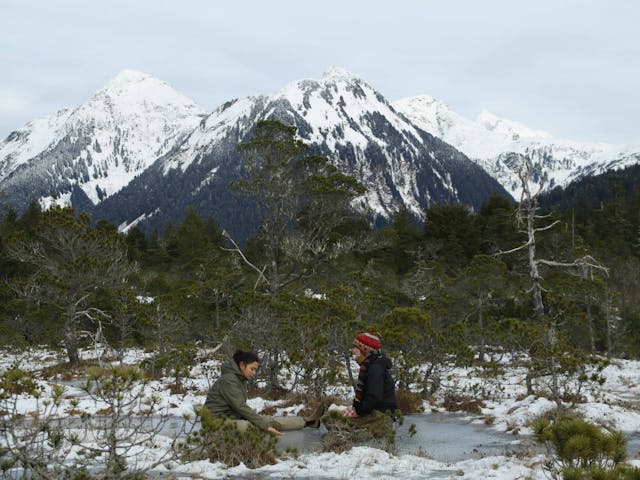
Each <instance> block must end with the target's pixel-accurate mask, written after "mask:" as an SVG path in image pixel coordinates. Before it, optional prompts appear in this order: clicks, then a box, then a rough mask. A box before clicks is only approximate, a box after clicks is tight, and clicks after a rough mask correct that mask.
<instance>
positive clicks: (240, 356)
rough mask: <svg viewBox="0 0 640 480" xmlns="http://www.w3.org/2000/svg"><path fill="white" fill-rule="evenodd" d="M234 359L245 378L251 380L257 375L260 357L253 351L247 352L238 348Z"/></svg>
mask: <svg viewBox="0 0 640 480" xmlns="http://www.w3.org/2000/svg"><path fill="white" fill-rule="evenodd" d="M233 361H234V362H236V365H238V369H239V370H240V373H241V374H242V376H243V377H244V378H246V379H247V380H251V379H252V378H253V377H255V375H256V372H257V371H258V367H259V366H260V359H259V358H258V356H257V355H256V354H255V353H253V352H245V351H243V350H238V351H236V353H234V354H233Z"/></svg>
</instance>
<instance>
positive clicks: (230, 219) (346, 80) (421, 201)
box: [96, 68, 507, 239]
mask: <svg viewBox="0 0 640 480" xmlns="http://www.w3.org/2000/svg"><path fill="white" fill-rule="evenodd" d="M264 119H273V120H279V121H282V122H284V123H286V124H289V125H294V126H296V127H297V134H298V136H299V137H300V139H301V140H302V141H304V142H305V143H306V144H308V145H309V146H310V148H311V152H312V153H314V154H319V155H322V156H325V157H327V158H328V159H329V161H330V162H331V163H333V164H334V165H335V166H336V167H337V168H338V169H339V170H340V171H341V172H343V173H346V174H348V175H352V176H354V177H355V178H356V179H357V180H358V181H360V182H361V183H362V184H363V185H364V186H365V187H366V188H367V192H366V194H365V195H363V196H362V197H359V198H358V199H356V200H355V201H354V206H355V207H356V208H358V209H360V210H362V211H365V212H366V213H367V215H368V216H369V218H371V220H372V221H373V222H374V223H376V224H383V223H384V222H386V221H388V219H389V218H390V216H391V215H392V214H393V213H394V212H396V211H398V209H400V208H407V209H408V210H409V211H410V212H411V213H412V214H413V215H414V216H415V217H416V218H422V217H423V216H424V211H425V207H426V206H428V205H432V204H436V203H441V204H442V203H447V204H453V203H462V204H465V205H469V206H470V207H471V208H478V207H479V206H480V205H481V204H482V203H483V202H484V201H485V200H486V199H487V198H488V197H489V196H490V195H491V194H492V193H495V192H499V193H503V194H505V195H507V193H506V191H505V190H504V189H503V188H502V187H501V186H500V185H499V184H498V183H497V182H496V181H495V180H494V179H493V178H492V177H490V176H489V175H488V174H487V173H486V172H485V171H484V170H483V169H482V168H481V167H479V166H478V165H476V164H475V163H473V162H471V161H470V160H469V159H468V158H467V157H465V156H464V155H463V154H461V153H460V152H459V151H457V150H455V149H454V148H453V147H451V146H450V145H448V144H446V143H444V142H442V141H441V140H439V139H438V138H435V137H433V136H432V135H430V134H428V133H426V132H425V131H423V130H422V129H420V128H417V127H416V126H415V125H414V124H413V123H411V122H410V121H408V120H407V119H406V118H405V117H404V116H401V115H399V114H398V113H397V112H396V111H395V110H394V108H393V107H392V106H391V104H390V103H389V102H388V101H387V100H386V99H385V98H384V97H383V96H382V95H381V94H380V93H378V92H377V91H376V90H375V89H374V88H373V87H371V86H370V85H369V84H368V83H367V82H366V81H364V80H363V79H362V78H360V77H358V76H356V75H353V74H351V73H349V72H347V71H345V70H343V69H339V68H333V69H331V70H330V71H329V72H327V73H326V74H325V75H324V76H323V77H321V78H319V79H306V80H300V81H295V82H292V83H290V84H288V85H286V86H285V87H284V88H282V89H281V90H279V91H277V92H275V93H273V94H271V95H262V96H257V97H248V98H243V99H238V100H233V101H230V102H227V103H225V104H224V105H222V106H220V107H219V108H218V109H216V110H215V111H214V112H212V113H210V114H209V115H208V116H206V117H205V118H204V119H203V120H202V121H201V122H200V123H199V124H198V125H197V126H196V127H195V128H194V129H193V130H192V131H191V133H189V134H188V135H187V136H186V137H185V139H184V140H183V141H182V142H180V143H179V144H178V145H176V147H175V148H174V149H172V150H171V151H169V152H168V153H167V154H166V155H164V156H163V157H161V158H159V159H158V161H157V162H156V163H155V164H154V165H153V166H152V167H150V168H149V169H147V170H146V171H145V172H144V173H143V174H141V175H140V177H138V178H136V179H135V180H134V181H133V182H131V184H129V185H128V186H127V187H126V188H125V189H123V191H122V192H120V193H118V194H117V195H114V197H112V198H109V199H107V200H106V201H105V202H103V203H101V204H100V205H99V206H98V210H99V211H97V213H96V214H97V215H103V216H104V217H105V218H109V219H110V220H111V221H113V222H114V223H117V224H123V225H129V224H131V223H132V222H134V221H137V219H139V218H145V223H146V224H147V226H145V228H147V229H149V228H151V229H153V228H161V227H162V222H166V221H171V222H176V221H179V219H180V218H181V213H180V212H183V211H184V208H186V207H187V206H189V205H193V206H196V207H197V208H198V209H199V211H200V212H201V213H202V214H204V215H212V216H213V217H214V218H216V220H217V221H218V222H219V223H220V224H221V225H222V226H223V227H224V228H226V229H227V230H228V231H230V232H231V233H232V234H233V235H235V236H237V238H245V239H246V238H248V236H250V235H252V234H254V233H255V226H256V220H257V219H256V218H255V211H253V210H252V209H251V208H250V207H248V206H247V205H241V204H240V203H239V202H238V200H237V198H236V197H234V192H233V190H232V189H231V188H230V185H231V184H232V182H233V181H234V180H235V179H237V177H238V175H240V174H241V165H242V158H241V155H240V152H239V149H238V144H240V143H243V142H245V141H247V140H248V139H249V137H250V135H251V131H252V129H253V128H254V127H255V125H256V124H257V122H259V121H260V120H264ZM141 189H143V190H144V195H141V194H140V191H141ZM169 200H170V201H169ZM152 212H157V213H154V214H153V216H151V213H152ZM143 215H144V216H145V217H142V216H143Z"/></svg>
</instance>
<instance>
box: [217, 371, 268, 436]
mask: <svg viewBox="0 0 640 480" xmlns="http://www.w3.org/2000/svg"><path fill="white" fill-rule="evenodd" d="M241 388H242V386H241V385H238V384H237V383H236V382H233V381H229V382H225V385H224V388H221V389H220V395H221V396H222V398H223V399H224V401H225V402H227V404H228V405H229V407H231V409H232V410H233V411H234V412H235V413H236V415H238V416H239V417H240V418H243V419H245V420H248V421H250V422H251V423H253V424H254V425H255V426H256V427H258V428H259V429H261V430H269V420H268V419H267V418H266V417H264V416H263V415H260V414H259V413H257V412H256V411H255V410H254V409H253V408H251V407H250V406H249V405H247V404H246V402H245V401H244V395H243V392H242V390H241Z"/></svg>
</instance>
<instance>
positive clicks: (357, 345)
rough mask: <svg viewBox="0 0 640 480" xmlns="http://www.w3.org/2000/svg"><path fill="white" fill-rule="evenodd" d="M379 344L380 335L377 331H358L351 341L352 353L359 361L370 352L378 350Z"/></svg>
mask: <svg viewBox="0 0 640 480" xmlns="http://www.w3.org/2000/svg"><path fill="white" fill-rule="evenodd" d="M380 345H381V344H380V336H379V335H378V334H377V333H373V332H365V333H360V334H358V335H357V336H356V339H355V340H354V341H353V355H354V356H355V357H356V360H358V361H359V362H360V361H362V360H364V358H365V357H366V356H367V355H369V354H370V353H371V352H377V351H378V350H380Z"/></svg>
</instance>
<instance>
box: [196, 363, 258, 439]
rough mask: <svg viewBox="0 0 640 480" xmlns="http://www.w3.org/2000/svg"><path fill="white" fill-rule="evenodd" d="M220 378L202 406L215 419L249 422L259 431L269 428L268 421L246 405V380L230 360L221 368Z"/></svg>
mask: <svg viewBox="0 0 640 480" xmlns="http://www.w3.org/2000/svg"><path fill="white" fill-rule="evenodd" d="M221 373H222V376H221V377H220V378H219V379H218V380H216V383H214V384H213V386H212V387H211V389H210V390H209V393H208V394H207V399H206V400H205V402H204V406H205V407H207V408H208V409H209V411H210V412H211V413H212V414H213V415H214V416H216V417H229V418H237V419H244V420H249V421H250V422H251V423H253V424H254V425H255V426H256V427H258V428H259V429H261V430H266V429H267V428H268V427H269V419H268V418H267V417H265V416H262V415H260V414H259V413H257V412H256V411H255V410H253V409H252V408H251V407H249V405H247V379H246V378H245V377H244V375H242V373H240V369H239V368H238V365H237V364H236V362H234V361H233V360H231V361H230V362H229V363H227V364H225V365H223V366H222V369H221Z"/></svg>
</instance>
